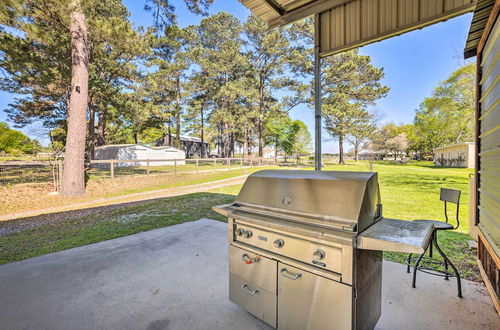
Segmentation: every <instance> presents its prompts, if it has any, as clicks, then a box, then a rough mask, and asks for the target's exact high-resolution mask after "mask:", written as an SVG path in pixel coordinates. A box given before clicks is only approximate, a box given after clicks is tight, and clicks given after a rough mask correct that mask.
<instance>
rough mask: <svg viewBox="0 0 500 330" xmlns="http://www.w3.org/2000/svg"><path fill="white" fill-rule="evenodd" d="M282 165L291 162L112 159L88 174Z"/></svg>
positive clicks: (91, 165) (94, 166)
mask: <svg viewBox="0 0 500 330" xmlns="http://www.w3.org/2000/svg"><path fill="white" fill-rule="evenodd" d="M284 164H291V163H285V162H284V161H283V160H280V159H278V160H277V161H275V160H274V159H269V158H195V159H168V160H165V159H120V160H118V159H111V160H92V161H90V163H89V165H88V167H87V168H88V170H87V173H88V174H89V175H90V176H107V177H110V178H112V179H114V178H115V177H117V176H122V175H152V174H167V173H171V174H178V173H189V172H194V173H198V172H209V171H224V170H234V169H239V168H248V167H256V166H276V165H284Z"/></svg>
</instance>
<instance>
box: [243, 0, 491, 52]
mask: <svg viewBox="0 0 500 330" xmlns="http://www.w3.org/2000/svg"><path fill="white" fill-rule="evenodd" d="M241 2H242V3H243V5H245V6H246V7H247V8H248V9H250V10H251V11H252V12H253V13H254V14H255V15H257V16H259V17H260V18H262V19H263V20H264V21H266V22H267V23H268V24H269V27H271V28H272V27H275V26H282V25H286V24H289V23H292V22H294V21H297V20H299V19H302V18H304V17H308V16H312V15H318V18H319V29H320V31H319V32H320V33H319V36H320V42H319V46H320V56H322V57H324V56H328V55H331V54H334V53H338V52H341V51H344V50H347V49H350V48H355V47H360V46H362V45H365V44H368V43H371V42H375V41H379V40H383V39H386V38H389V37H392V36H395V35H399V34H402V33H405V32H409V31H412V30H415V29H420V28H423V27H425V26H428V25H431V24H434V23H438V22H441V21H445V20H448V19H450V18H453V17H455V16H459V15H462V14H464V13H466V12H469V11H472V10H473V9H474V7H475V5H476V0H241ZM480 2H486V3H487V2H492V3H494V0H487V1H480ZM477 9H478V10H479V9H481V8H477ZM480 14H481V11H478V12H477V18H476V19H477V20H478V22H479V21H481V19H482V18H481V15H480ZM475 17H476V15H475Z"/></svg>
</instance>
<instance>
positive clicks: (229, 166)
mask: <svg viewBox="0 0 500 330" xmlns="http://www.w3.org/2000/svg"><path fill="white" fill-rule="evenodd" d="M227 170H228V171H230V170H231V158H228V159H227Z"/></svg>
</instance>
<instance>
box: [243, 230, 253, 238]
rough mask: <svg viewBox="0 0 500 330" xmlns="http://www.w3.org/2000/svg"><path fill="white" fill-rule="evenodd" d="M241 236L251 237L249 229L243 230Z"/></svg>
mask: <svg viewBox="0 0 500 330" xmlns="http://www.w3.org/2000/svg"><path fill="white" fill-rule="evenodd" d="M243 237H245V238H250V237H252V232H251V231H250V230H245V231H244V232H243Z"/></svg>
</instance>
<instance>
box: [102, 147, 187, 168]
mask: <svg viewBox="0 0 500 330" xmlns="http://www.w3.org/2000/svg"><path fill="white" fill-rule="evenodd" d="M95 159H96V160H111V159H115V160H131V161H130V162H119V163H116V166H117V167H127V166H129V167H130V166H147V161H146V160H155V161H153V162H150V163H149V166H165V165H174V163H175V162H174V159H177V165H184V164H185V163H186V162H185V159H186V153H185V152H184V150H179V149H177V148H174V147H169V146H167V147H155V148H152V147H148V146H144V145H140V144H112V145H106V146H101V147H97V148H95ZM135 159H136V160H137V161H134V160H135ZM156 160H165V161H162V162H160V161H156Z"/></svg>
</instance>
